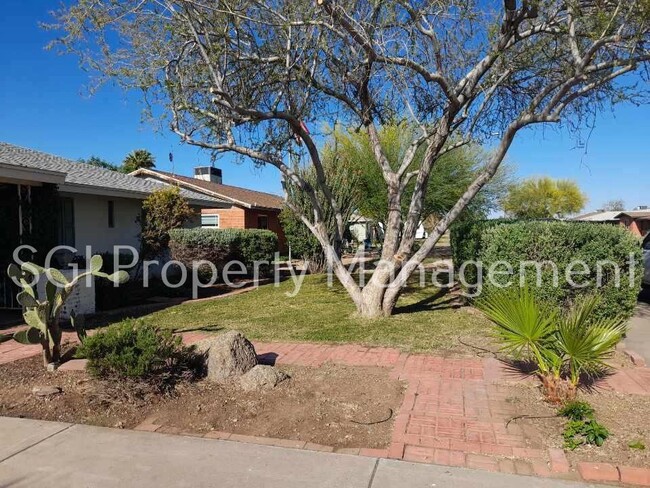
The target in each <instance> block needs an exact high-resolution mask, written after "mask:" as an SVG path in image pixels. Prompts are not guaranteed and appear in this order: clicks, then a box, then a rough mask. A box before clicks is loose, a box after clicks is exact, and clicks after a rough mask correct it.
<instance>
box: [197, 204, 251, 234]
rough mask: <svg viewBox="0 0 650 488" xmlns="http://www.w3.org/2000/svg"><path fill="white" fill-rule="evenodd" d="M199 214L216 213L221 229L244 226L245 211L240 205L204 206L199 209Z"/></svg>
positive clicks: (242, 227)
mask: <svg viewBox="0 0 650 488" xmlns="http://www.w3.org/2000/svg"><path fill="white" fill-rule="evenodd" d="M201 215H218V216H219V228H221V229H245V228H246V211H245V210H244V209H243V208H241V207H235V206H232V207H230V208H204V209H203V210H201Z"/></svg>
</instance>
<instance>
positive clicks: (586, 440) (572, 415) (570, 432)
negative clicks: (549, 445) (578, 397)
mask: <svg viewBox="0 0 650 488" xmlns="http://www.w3.org/2000/svg"><path fill="white" fill-rule="evenodd" d="M558 414H559V415H561V416H562V417H566V418H568V419H569V422H567V424H566V426H565V428H564V434H563V437H564V447H565V448H567V449H570V450H572V451H573V450H574V449H576V448H577V447H580V446H581V445H583V444H592V445H595V446H598V447H600V446H602V445H603V443H604V442H605V440H606V439H607V438H608V437H609V431H608V430H607V428H606V427H605V426H604V425H602V424H601V423H599V422H597V421H596V420H595V419H594V409H593V407H592V406H591V405H589V404H588V403H587V402H576V401H573V402H567V403H566V404H565V405H564V406H563V407H562V408H561V409H560V410H559V411H558Z"/></svg>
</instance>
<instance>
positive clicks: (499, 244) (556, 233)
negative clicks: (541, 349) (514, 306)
mask: <svg viewBox="0 0 650 488" xmlns="http://www.w3.org/2000/svg"><path fill="white" fill-rule="evenodd" d="M480 245H481V250H480V252H479V259H480V260H481V261H482V263H483V278H484V280H483V287H484V290H485V291H487V292H489V291H490V288H491V287H492V288H494V287H496V285H492V284H491V283H490V281H491V280H490V279H486V277H488V271H489V270H490V268H491V267H492V266H494V265H495V263H497V262H503V261H505V262H507V263H510V264H511V265H512V266H513V268H514V276H510V275H505V274H504V275H497V274H495V275H494V276H493V277H492V278H493V281H494V282H495V283H496V284H497V285H501V286H503V285H505V284H507V282H508V281H512V284H513V285H517V286H518V285H519V283H520V270H521V269H522V268H521V266H520V263H521V262H522V261H533V262H537V263H540V266H539V268H538V267H537V266H534V265H532V264H528V265H527V266H524V267H523V272H522V274H523V276H524V281H525V283H526V284H527V285H528V286H529V287H530V288H531V289H534V290H535V295H536V296H537V298H538V299H539V300H540V301H541V302H542V303H545V304H548V305H551V306H560V307H562V308H564V309H568V308H570V307H571V306H572V305H573V304H574V303H575V302H576V300H577V299H579V298H581V297H585V296H588V295H593V294H597V295H598V296H599V297H600V298H601V304H600V306H599V307H598V310H596V312H595V316H596V318H616V317H622V318H627V317H630V316H631V315H632V312H633V310H634V307H635V305H636V302H637V296H638V293H639V290H640V287H641V275H642V254H641V248H640V246H639V242H638V240H637V239H636V237H634V236H633V235H632V234H631V233H630V232H628V231H627V230H625V229H623V228H621V227H617V226H612V225H604V224H592V223H586V222H518V223H512V224H507V225H497V226H493V227H491V228H489V229H486V230H484V231H483V234H482V235H481V241H480ZM630 256H633V257H634V260H635V263H636V267H635V269H634V270H631V269H630ZM550 263H555V267H556V268H557V286H554V283H553V282H554V279H555V275H556V272H555V267H554V266H552V265H551V264H550ZM572 263H584V264H585V265H586V268H585V267H584V266H583V265H582V264H579V265H577V266H574V267H573V268H572V271H573V272H574V274H573V275H572V280H573V282H574V283H576V284H577V285H578V287H576V286H573V285H572V284H571V283H570V282H569V280H568V279H567V269H569V268H570V264H572ZM614 264H615V265H616V266H618V269H619V270H620V286H618V287H617V286H616V273H615V267H614ZM587 268H588V270H589V271H588V272H586V271H587ZM495 269H496V270H499V271H503V270H505V266H497V267H496V268H495ZM599 271H600V273H599ZM582 272H584V274H580V273H582ZM632 272H634V279H633V280H632V283H630V274H631V273H632ZM538 274H539V276H540V278H541V280H540V281H541V286H540V287H538V286H537V280H538ZM599 274H600V286H599V282H598V280H599Z"/></svg>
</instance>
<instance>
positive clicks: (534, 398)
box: [509, 383, 650, 467]
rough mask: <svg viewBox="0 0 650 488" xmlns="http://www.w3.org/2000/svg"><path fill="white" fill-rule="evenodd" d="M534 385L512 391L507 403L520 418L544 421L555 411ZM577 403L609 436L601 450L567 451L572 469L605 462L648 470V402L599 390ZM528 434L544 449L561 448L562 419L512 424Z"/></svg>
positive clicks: (587, 393) (584, 393) (583, 394)
mask: <svg viewBox="0 0 650 488" xmlns="http://www.w3.org/2000/svg"><path fill="white" fill-rule="evenodd" d="M534 385H535V383H532V384H529V385H527V387H526V386H524V385H520V386H521V387H520V388H516V389H513V395H512V398H510V399H509V401H512V402H516V403H517V405H519V408H518V410H520V411H521V414H522V415H530V416H533V417H534V416H539V417H546V416H552V415H554V414H555V413H556V412H557V408H556V407H554V406H551V405H549V404H548V403H546V402H545V401H544V397H543V395H542V393H541V391H540V388H539V387H537V386H534ZM578 400H581V401H586V402H589V403H590V404H591V405H592V406H593V408H594V410H595V418H596V420H597V421H598V422H600V423H601V424H603V425H604V426H605V427H606V428H607V429H608V430H609V432H610V437H609V438H608V439H607V440H606V441H605V443H604V445H603V446H602V447H596V446H591V445H583V446H580V447H578V448H577V449H575V450H574V451H567V458H568V459H569V461H570V462H571V464H572V465H573V466H575V465H576V463H577V462H579V461H590V462H607V463H613V464H619V465H623V466H637V467H648V466H650V398H648V397H647V396H641V395H622V394H618V393H615V392H611V391H605V390H603V389H598V388H595V389H592V390H591V391H584V390H583V391H580V393H579V394H578ZM513 422H515V423H516V424H517V425H520V426H521V427H522V428H524V429H525V430H526V432H527V433H530V434H532V435H531V437H533V438H534V439H535V441H537V442H540V443H541V447H544V448H551V447H553V448H562V447H563V444H564V439H563V438H562V433H563V431H564V426H565V424H566V419H564V418H561V417H555V418H532V419H517V420H515V421H513ZM639 441H640V442H641V443H642V444H643V445H645V449H633V448H631V447H629V445H630V444H632V443H635V442H639Z"/></svg>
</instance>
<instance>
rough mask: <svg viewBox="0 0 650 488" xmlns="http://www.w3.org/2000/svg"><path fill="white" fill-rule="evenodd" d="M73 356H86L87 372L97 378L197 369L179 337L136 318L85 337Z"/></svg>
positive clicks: (162, 373)
mask: <svg viewBox="0 0 650 488" xmlns="http://www.w3.org/2000/svg"><path fill="white" fill-rule="evenodd" d="M76 356H77V357H82V358H86V359H88V370H89V371H90V373H91V374H92V375H94V376H97V377H101V378H136V379H151V378H153V377H155V376H161V375H164V376H173V375H178V374H182V373H184V372H185V371H193V372H198V369H200V368H199V367H198V362H197V361H195V360H196V359H198V358H196V357H194V356H196V355H195V354H194V353H193V351H192V350H190V349H189V348H186V347H184V346H183V345H182V342H181V338H180V337H178V336H177V337H174V336H173V335H172V333H171V332H170V331H169V330H161V329H158V328H156V327H154V326H152V325H148V324H146V323H144V322H142V321H137V320H125V321H124V322H120V323H118V324H114V325H111V326H110V327H107V328H106V329H103V330H100V331H99V332H97V333H96V334H94V335H92V336H89V337H87V338H86V340H85V341H84V342H83V343H82V344H81V345H80V346H79V348H78V349H77V353H76ZM195 363H196V364H195Z"/></svg>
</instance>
